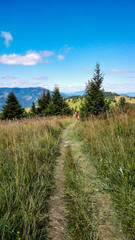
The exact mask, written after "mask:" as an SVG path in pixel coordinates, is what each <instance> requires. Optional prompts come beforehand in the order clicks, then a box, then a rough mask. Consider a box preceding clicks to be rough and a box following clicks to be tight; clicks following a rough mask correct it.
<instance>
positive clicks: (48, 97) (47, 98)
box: [46, 91, 51, 105]
mask: <svg viewBox="0 0 135 240" xmlns="http://www.w3.org/2000/svg"><path fill="white" fill-rule="evenodd" d="M50 102H51V95H50V92H49V91H47V94H46V105H48V104H49V103H50Z"/></svg>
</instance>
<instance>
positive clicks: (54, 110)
mask: <svg viewBox="0 0 135 240" xmlns="http://www.w3.org/2000/svg"><path fill="white" fill-rule="evenodd" d="M72 114H73V112H72V109H71V108H70V107H69V105H68V104H67V103H66V101H65V99H64V98H63V97H62V95H61V94H60V92H59V88H58V87H55V89H54V91H53V93H52V95H50V92H49V91H47V92H46V90H45V89H44V90H43V92H42V94H41V97H40V98H39V99H38V106H37V107H36V106H35V103H34V102H33V103H32V106H31V109H30V111H29V113H27V112H26V111H25V109H24V108H22V106H21V105H20V103H19V101H18V99H17V97H16V96H15V94H14V93H13V92H10V93H9V94H8V96H7V99H6V101H5V105H4V106H3V111H2V113H1V120H6V119H10V120H13V119H20V118H24V117H35V116H40V117H42V116H62V115H72Z"/></svg>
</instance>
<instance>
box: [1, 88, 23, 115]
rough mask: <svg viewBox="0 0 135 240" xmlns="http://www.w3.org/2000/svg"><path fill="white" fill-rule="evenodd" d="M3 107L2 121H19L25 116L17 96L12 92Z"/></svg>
mask: <svg viewBox="0 0 135 240" xmlns="http://www.w3.org/2000/svg"><path fill="white" fill-rule="evenodd" d="M5 103H6V104H5V105H4V106H3V112H2V119H11V120H12V119H15V118H17V119H19V118H21V117H22V116H23V112H24V109H23V108H22V107H21V105H20V104H19V101H18V100H17V98H16V96H15V94H14V93H13V92H10V93H9V94H8V96H7V99H6V102H5Z"/></svg>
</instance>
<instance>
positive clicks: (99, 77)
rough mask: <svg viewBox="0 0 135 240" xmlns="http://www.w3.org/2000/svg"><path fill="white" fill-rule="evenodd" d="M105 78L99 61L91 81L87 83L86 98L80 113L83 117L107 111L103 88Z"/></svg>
mask: <svg viewBox="0 0 135 240" xmlns="http://www.w3.org/2000/svg"><path fill="white" fill-rule="evenodd" d="M103 79H104V75H103V73H101V70H100V65H99V63H97V64H96V68H95V71H94V74H93V78H92V79H91V81H88V84H87V85H86V95H85V100H84V103H82V105H81V108H80V114H81V116H82V117H88V116H89V115H90V114H93V115H98V114H100V113H101V112H103V111H105V108H106V104H105V97H104V93H103V90H102V88H101V87H102V82H103Z"/></svg>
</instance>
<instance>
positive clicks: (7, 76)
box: [1, 75, 17, 79]
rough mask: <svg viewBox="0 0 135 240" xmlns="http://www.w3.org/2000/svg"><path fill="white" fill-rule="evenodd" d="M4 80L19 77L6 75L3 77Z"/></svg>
mask: <svg viewBox="0 0 135 240" xmlns="http://www.w3.org/2000/svg"><path fill="white" fill-rule="evenodd" d="M1 78H2V79H17V77H14V76H10V75H5V76H2V77H1Z"/></svg>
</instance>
